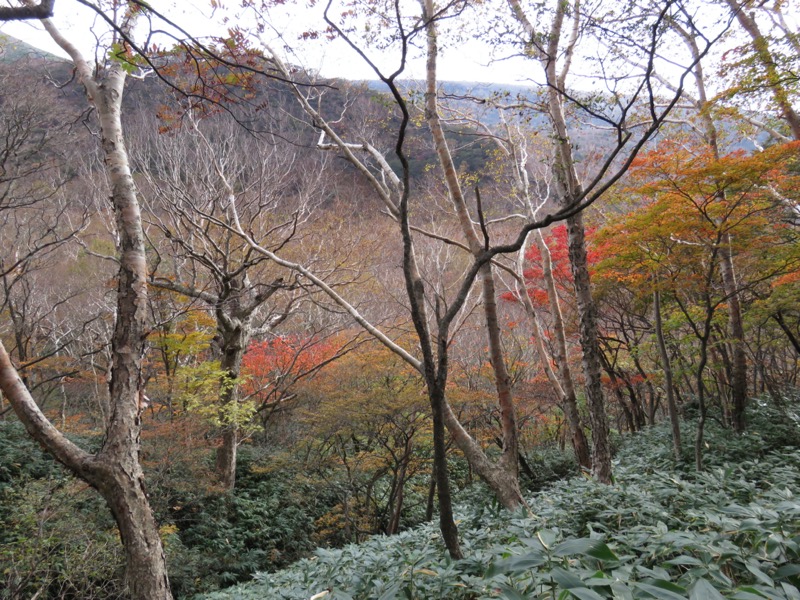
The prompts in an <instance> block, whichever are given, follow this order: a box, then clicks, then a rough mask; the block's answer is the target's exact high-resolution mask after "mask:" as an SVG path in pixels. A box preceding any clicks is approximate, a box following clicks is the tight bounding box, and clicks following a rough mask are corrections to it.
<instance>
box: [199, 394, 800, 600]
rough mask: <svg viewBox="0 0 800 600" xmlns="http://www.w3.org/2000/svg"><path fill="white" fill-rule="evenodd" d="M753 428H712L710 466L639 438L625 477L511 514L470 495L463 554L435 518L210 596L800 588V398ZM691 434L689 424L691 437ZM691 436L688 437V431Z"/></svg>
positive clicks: (712, 595)
mask: <svg viewBox="0 0 800 600" xmlns="http://www.w3.org/2000/svg"><path fill="white" fill-rule="evenodd" d="M751 419H752V423H753V427H752V430H751V432H750V433H747V434H745V435H743V436H741V437H738V438H732V437H731V434H730V432H727V431H723V430H720V429H716V428H714V430H713V431H712V432H710V434H709V438H708V444H709V455H708V459H709V462H708V464H709V467H708V469H707V471H706V472H703V473H696V472H694V471H693V469H692V467H691V466H689V464H690V461H687V464H685V465H678V466H677V467H676V466H675V465H674V464H673V463H672V461H671V459H670V457H669V437H668V435H669V434H668V432H667V430H666V429H663V428H660V427H659V428H655V429H652V430H650V431H647V432H645V433H642V434H639V435H637V436H635V437H633V438H630V439H629V441H627V442H626V444H625V447H624V448H623V449H622V451H621V452H620V453H619V455H618V462H619V464H618V466H616V468H615V472H616V473H617V481H616V483H615V485H612V486H602V485H598V484H596V483H594V482H593V481H589V480H586V479H582V478H576V479H572V480H569V481H564V482H562V483H559V484H557V485H555V486H553V487H552V488H550V489H547V490H545V491H544V492H542V493H540V494H538V495H537V496H535V497H533V498H531V499H530V507H531V510H532V512H533V515H534V516H524V515H508V514H507V513H504V512H502V511H499V510H498V509H497V507H496V506H492V505H491V504H490V503H489V502H488V500H486V498H485V497H480V496H479V497H476V498H475V499H474V502H473V503H471V505H470V506H462V508H461V511H460V527H461V535H462V539H463V550H464V554H465V555H466V556H467V557H468V558H466V559H464V560H462V561H458V562H455V563H454V562H452V561H450V560H448V559H447V558H446V557H445V551H444V549H443V548H442V546H441V544H440V541H439V535H438V532H437V530H436V528H435V526H434V525H433V524H430V525H427V526H424V527H421V528H418V529H415V530H413V531H409V532H406V533H403V534H400V535H397V536H394V537H391V538H383V537H379V538H373V539H372V540H370V541H369V542H367V543H365V544H361V545H357V546H356V545H353V546H348V547H346V548H344V549H342V550H335V551H330V550H322V549H320V550H317V552H316V556H314V557H313V558H310V559H307V560H303V561H300V562H298V563H297V564H295V565H294V566H293V567H292V568H290V569H286V570H284V571H281V572H278V573H274V574H256V575H255V577H254V579H255V581H254V582H253V583H251V584H246V585H241V586H238V587H235V588H231V589H229V590H226V591H223V592H217V593H214V594H211V595H208V596H204V598H206V599H207V600H223V599H234V598H236V599H239V600H247V599H256V598H258V599H263V600H266V599H273V598H275V599H277V598H286V599H288V598H306V599H307V598H310V597H314V598H316V599H319V600H322V599H323V598H337V599H341V600H344V599H349V598H380V599H381V600H384V599H386V600H388V599H390V598H431V599H433V598H506V599H513V600H519V599H522V598H554V599H555V598H559V600H565V599H566V598H570V597H575V598H579V599H580V600H598V599H601V598H627V599H634V598H637V599H638V598H643V599H644V598H668V599H673V598H691V599H697V600H700V599H717V598H723V597H730V598H738V599H741V600H751V599H752V600H754V599H758V598H787V599H792V600H795V599H797V598H800V591H798V588H799V587H800V500H798V498H797V494H798V493H799V492H800V406H798V404H797V403H796V402H795V403H794V404H793V405H790V406H789V407H784V408H783V409H781V410H778V409H775V408H770V407H768V406H766V405H762V406H759V407H758V410H757V411H756V412H755V413H754V414H753V415H752V416H751ZM689 433H690V432H689V431H687V434H689ZM688 438H689V436H687V439H688Z"/></svg>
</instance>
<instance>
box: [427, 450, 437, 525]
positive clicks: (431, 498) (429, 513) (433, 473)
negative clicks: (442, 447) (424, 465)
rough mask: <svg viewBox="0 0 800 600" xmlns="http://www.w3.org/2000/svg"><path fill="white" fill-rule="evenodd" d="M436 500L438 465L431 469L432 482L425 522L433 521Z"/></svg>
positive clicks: (430, 483) (429, 487)
mask: <svg viewBox="0 0 800 600" xmlns="http://www.w3.org/2000/svg"><path fill="white" fill-rule="evenodd" d="M435 498H436V465H435V464H434V465H433V467H432V469H431V480H430V482H429V483H428V501H427V503H426V504H425V521H431V520H433V501H434V499H435Z"/></svg>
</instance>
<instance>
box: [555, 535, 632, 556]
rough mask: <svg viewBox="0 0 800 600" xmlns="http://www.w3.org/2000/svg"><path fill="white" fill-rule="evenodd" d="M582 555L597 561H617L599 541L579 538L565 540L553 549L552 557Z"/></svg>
mask: <svg viewBox="0 0 800 600" xmlns="http://www.w3.org/2000/svg"><path fill="white" fill-rule="evenodd" d="M573 554H582V555H584V556H591V557H593V558H596V559H598V560H619V558H617V555H616V554H614V553H613V552H612V551H611V549H610V548H609V547H608V546H606V545H605V544H604V543H603V542H601V541H600V540H592V539H589V538H580V539H572V540H565V541H563V542H561V543H560V544H558V545H557V546H556V547H555V548H553V556H571V555H573Z"/></svg>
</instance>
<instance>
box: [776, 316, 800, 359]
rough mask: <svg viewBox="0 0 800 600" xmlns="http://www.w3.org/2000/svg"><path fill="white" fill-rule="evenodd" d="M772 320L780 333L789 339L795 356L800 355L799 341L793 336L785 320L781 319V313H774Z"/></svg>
mask: <svg viewBox="0 0 800 600" xmlns="http://www.w3.org/2000/svg"><path fill="white" fill-rule="evenodd" d="M771 316H772V319H773V320H774V321H775V322H776V323H777V324H778V326H779V327H780V328H781V331H783V333H785V334H786V337H787V338H789V341H790V342H791V344H792V348H794V351H795V353H796V354H797V355H800V339H798V338H797V336H796V335H795V334H794V332H793V331H792V330H791V329H790V328H789V325H787V324H786V319H784V318H783V313H782V312H781V311H778V312H776V313H775V314H773V315H771Z"/></svg>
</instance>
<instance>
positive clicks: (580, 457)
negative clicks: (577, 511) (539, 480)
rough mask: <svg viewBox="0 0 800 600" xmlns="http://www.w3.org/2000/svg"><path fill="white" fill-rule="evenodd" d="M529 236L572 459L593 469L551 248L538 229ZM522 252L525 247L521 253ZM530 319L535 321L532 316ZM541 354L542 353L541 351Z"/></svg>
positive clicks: (528, 302) (527, 298) (527, 301)
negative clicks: (544, 292) (546, 312)
mask: <svg viewBox="0 0 800 600" xmlns="http://www.w3.org/2000/svg"><path fill="white" fill-rule="evenodd" d="M532 235H533V236H534V240H535V243H536V247H537V249H538V250H539V255H540V256H541V257H542V279H543V280H544V284H545V289H546V290H547V302H548V304H549V306H550V314H551V315H552V318H553V338H554V342H555V343H554V356H553V361H554V362H555V364H556V369H557V378H558V384H559V387H560V390H559V391H560V392H561V394H560V396H561V403H562V409H563V410H564V416H565V417H566V419H567V425H568V427H569V432H570V437H571V440H572V448H573V450H574V451H575V458H576V460H577V461H578V464H579V465H580V466H581V468H583V469H587V470H588V469H590V468H591V466H592V457H591V454H590V452H589V444H588V443H587V441H586V435H585V434H584V432H583V425H582V423H581V418H580V413H579V412H578V397H577V394H576V393H575V383H574V382H573V380H572V370H571V369H570V366H569V357H568V354H567V334H566V328H565V327H564V315H563V313H562V312H561V300H560V299H559V297H558V290H557V289H556V282H555V278H554V276H553V260H552V256H551V254H550V248H549V247H548V246H547V242H545V239H544V236H543V235H542V232H541V230H537V231H535V232H533V234H532ZM523 251H524V246H523V249H522V250H520V252H523ZM518 270H519V271H520V273H519V274H520V276H522V270H521V269H518ZM526 294H527V292H526ZM524 300H525V306H526V307H528V308H529V311H531V312H532V311H533V305H532V304H531V302H530V298H529V297H527V295H526V297H525V299H524ZM533 317H534V318H535V314H534V315H533ZM539 337H541V336H539ZM540 352H543V350H541V351H540ZM546 370H548V371H549V370H551V369H550V365H549V364H548V365H546Z"/></svg>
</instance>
